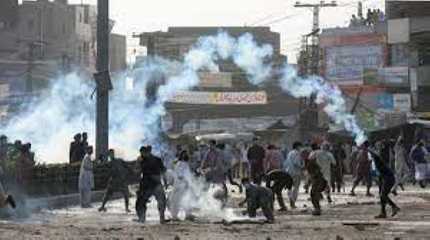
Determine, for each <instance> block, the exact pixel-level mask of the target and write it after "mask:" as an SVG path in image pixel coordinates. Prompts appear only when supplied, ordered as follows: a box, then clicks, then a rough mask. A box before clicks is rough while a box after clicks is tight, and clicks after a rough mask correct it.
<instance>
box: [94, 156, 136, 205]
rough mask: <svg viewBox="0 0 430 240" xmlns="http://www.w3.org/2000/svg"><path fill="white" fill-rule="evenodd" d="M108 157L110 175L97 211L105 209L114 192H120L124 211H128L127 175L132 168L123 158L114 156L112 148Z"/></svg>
mask: <svg viewBox="0 0 430 240" xmlns="http://www.w3.org/2000/svg"><path fill="white" fill-rule="evenodd" d="M108 157H109V159H110V162H109V165H110V174H109V176H110V177H109V181H108V184H107V187H106V193H105V195H104V197H103V202H102V206H101V207H100V208H99V211H100V212H101V211H106V208H105V206H106V203H107V202H108V201H109V199H110V198H111V197H112V195H113V194H114V193H115V192H120V193H121V194H122V195H123V197H124V203H125V211H126V212H127V213H128V212H130V210H129V192H128V178H127V177H128V176H129V174H130V173H131V172H132V170H131V169H130V168H129V167H128V165H127V163H125V162H124V160H122V159H120V158H117V157H115V151H114V150H113V149H110V150H109V155H108Z"/></svg>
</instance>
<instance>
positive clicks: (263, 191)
mask: <svg viewBox="0 0 430 240" xmlns="http://www.w3.org/2000/svg"><path fill="white" fill-rule="evenodd" d="M242 185H243V186H244V187H245V192H246V199H245V201H244V202H246V204H247V210H246V212H247V214H248V216H249V217H250V218H255V217H256V216H257V209H259V208H261V209H262V211H263V214H264V216H265V217H266V219H267V222H268V223H273V222H274V221H275V218H274V216H273V192H272V190H270V189H269V188H266V187H263V186H259V185H256V184H252V183H251V182H250V181H249V179H247V178H244V179H242Z"/></svg>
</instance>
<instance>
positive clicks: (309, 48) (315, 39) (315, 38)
mask: <svg viewBox="0 0 430 240" xmlns="http://www.w3.org/2000/svg"><path fill="white" fill-rule="evenodd" d="M336 6H337V3H336V1H331V2H329V3H326V2H324V1H321V2H319V3H316V4H309V3H300V2H296V3H295V5H294V7H297V8H311V9H312V13H313V19H312V31H311V32H310V33H309V34H306V35H304V36H303V38H302V50H301V51H300V57H299V63H300V65H301V66H300V74H301V75H302V76H304V77H306V76H309V75H319V73H320V72H319V65H320V64H319V63H320V49H319V44H318V43H319V32H320V26H319V16H320V11H321V8H324V7H336ZM309 38H310V39H311V44H310V45H309V41H308V40H309ZM314 99H315V96H314V95H313V96H310V97H309V99H307V98H302V99H300V103H299V114H300V115H299V118H300V128H301V133H302V138H306V137H307V136H305V134H304V132H307V131H309V130H310V129H314V128H317V127H318V106H317V105H316V104H315V103H314ZM303 108H304V109H303Z"/></svg>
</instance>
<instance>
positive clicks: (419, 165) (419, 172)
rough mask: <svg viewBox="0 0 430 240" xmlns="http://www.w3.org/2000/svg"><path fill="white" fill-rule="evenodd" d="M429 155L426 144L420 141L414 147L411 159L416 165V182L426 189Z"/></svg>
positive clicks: (410, 155)
mask: <svg viewBox="0 0 430 240" xmlns="http://www.w3.org/2000/svg"><path fill="white" fill-rule="evenodd" d="M428 155H429V153H428V151H427V149H426V148H425V147H424V142H423V141H422V140H421V139H420V140H418V141H417V142H416V144H415V145H414V146H413V147H412V149H411V152H410V154H409V157H410V158H411V159H412V161H413V163H414V165H415V180H416V181H417V182H418V184H419V185H420V186H421V187H422V188H424V187H425V186H426V178H427V160H426V157H427V156H428Z"/></svg>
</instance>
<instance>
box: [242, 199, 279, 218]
mask: <svg viewBox="0 0 430 240" xmlns="http://www.w3.org/2000/svg"><path fill="white" fill-rule="evenodd" d="M247 205H248V209H247V210H248V215H249V217H250V218H255V217H256V216H257V209H259V208H261V210H262V211H263V215H264V217H266V219H267V220H270V221H273V220H274V219H275V217H274V215H273V202H272V201H264V202H249V201H248V204H247Z"/></svg>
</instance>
